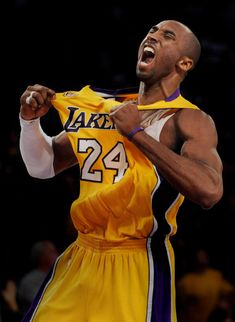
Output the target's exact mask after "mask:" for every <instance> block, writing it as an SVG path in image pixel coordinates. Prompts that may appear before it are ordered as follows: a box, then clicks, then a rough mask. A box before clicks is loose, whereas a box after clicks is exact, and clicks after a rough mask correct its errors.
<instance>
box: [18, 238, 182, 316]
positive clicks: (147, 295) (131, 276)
mask: <svg viewBox="0 0 235 322" xmlns="http://www.w3.org/2000/svg"><path fill="white" fill-rule="evenodd" d="M149 241H150V240H149V239H148V240H147V239H129V240H125V241H122V242H116V241H115V242H107V241H104V240H98V239H94V238H91V237H89V236H87V235H83V234H80V235H79V238H78V239H77V240H76V241H75V242H74V243H73V244H71V245H70V246H69V247H68V248H67V249H66V251H65V252H64V253H63V254H62V255H61V256H60V257H59V258H58V260H57V262H56V263H55V266H54V268H53V270H52V272H51V274H49V276H48V278H47V280H46V281H45V283H44V285H42V287H41V290H40V291H39V293H38V295H37V297H36V298H35V301H34V303H33V304H32V306H31V308H30V310H29V311H28V313H27V315H26V316H25V318H24V319H23V321H22V322H150V321H151V322H155V321H156V322H176V317H175V310H174V305H172V303H174V302H171V296H170V293H172V290H171V286H170V283H171V282H170V283H168V286H169V287H166V285H165V274H164V272H162V271H163V268H164V267H165V266H166V260H167V259H168V257H169V256H168V255H164V253H163V252H160V253H159V255H161V259H160V260H159V263H160V264H161V265H162V266H161V265H160V266H159V267H158V268H157V267H155V266H156V265H154V258H153V257H151V251H150V248H149V245H150V242H149ZM162 245H163V247H162V250H163V249H165V246H166V241H164V243H163V244H162ZM155 246H156V245H155ZM164 258H165V259H166V260H162V259H164ZM167 265H168V264H167ZM169 267H170V266H169ZM162 273H163V274H162ZM167 279H168V280H171V279H169V276H167ZM156 281H157V283H156ZM155 284H157V285H159V287H157V288H156V287H154V285H155ZM157 303H159V304H160V306H159V307H158V305H157ZM172 309H173V310H172Z"/></svg>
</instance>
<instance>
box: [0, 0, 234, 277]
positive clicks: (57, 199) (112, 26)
mask: <svg viewBox="0 0 235 322" xmlns="http://www.w3.org/2000/svg"><path fill="white" fill-rule="evenodd" d="M2 18H4V19H5V20H6V23H4V27H3V30H2V31H3V33H2V34H3V36H2V40H1V43H2V46H1V51H2V53H1V57H2V58H1V60H2V92H1V100H2V102H1V126H0V134H1V135H0V138H1V144H0V147H1V148H0V149H1V160H0V175H1V191H2V192H1V195H0V196H1V217H0V218H1V219H0V229H1V231H0V238H1V241H0V245H1V246H0V247H1V249H0V254H1V270H2V274H7V275H12V276H13V277H14V278H15V279H16V280H18V279H19V278H20V277H21V276H22V274H23V273H25V271H26V270H28V268H29V266H30V263H29V249H30V247H31V245H32V244H33V243H34V242H35V241H37V240H40V239H51V240H52V241H53V242H54V243H55V244H56V246H57V247H58V249H59V251H62V250H63V249H64V248H65V247H66V246H67V245H68V244H69V243H70V242H71V241H72V240H73V239H74V237H75V234H74V231H73V229H72V227H71V223H70V221H69V207H70V204H71V202H72V201H73V199H74V198H75V197H76V196H77V194H78V191H79V185H78V180H77V179H78V169H77V168H76V167H75V168H73V169H71V170H69V171H67V172H66V173H63V174H60V175H58V176H57V177H56V178H53V179H50V180H39V179H33V178H30V177H29V175H28V173H27V171H26V169H25V167H24V164H23V162H22V159H21V156H20V154H19V147H18V143H19V130H20V129H19V122H18V113H19V99H20V95H21V94H22V93H23V91H24V90H25V88H26V87H27V86H28V85H32V84H35V83H39V84H43V85H46V86H48V87H51V88H53V89H54V90H56V91H65V90H79V89H80V88H81V87H82V86H84V85H87V84H90V85H94V86H98V87H103V88H120V87H129V86H136V85H138V82H137V80H136V77H135V65H136V59H137V50H138V46H139V43H140V41H141V40H142V39H143V37H144V36H145V34H146V33H147V31H148V30H149V29H150V27H151V26H152V25H154V24H156V23H158V22H159V21H161V20H165V19H176V20H179V21H181V22H183V23H185V24H186V25H188V26H189V27H190V28H191V29H192V30H193V31H194V32H195V33H196V35H197V36H198V38H199V39H200V41H201V44H202V56H201V59H200V61H199V63H198V66H197V67H196V69H195V70H194V71H193V72H192V73H190V74H189V75H188V77H187V78H186V79H185V81H184V83H183V84H182V88H181V91H182V94H183V96H184V97H185V98H187V99H189V100H191V101H192V102H193V103H195V104H197V105H198V106H199V107H200V108H201V109H203V110H204V111H206V112H207V113H209V114H210V115H211V116H212V117H213V119H214V120H215V123H216V126H217V130H218V135H219V145H218V150H219V153H220V155H221V158H222V160H223V163H224V185H225V191H224V196H223V198H222V200H221V201H220V202H219V203H218V204H217V205H216V206H215V207H214V208H212V209H211V210H209V211H206V210H203V209H201V208H200V207H199V206H197V205H194V204H192V203H190V202H189V201H186V202H185V204H184V205H183V207H182V209H181V211H180V213H179V215H178V225H179V229H178V233H177V235H176V236H175V237H173V240H172V242H173V244H174V247H175V251H176V263H177V264H176V265H177V269H176V274H177V276H180V275H182V274H183V272H184V271H185V270H187V269H188V266H189V265H190V258H191V253H192V252H193V250H194V249H196V248H198V247H204V248H206V249H207V250H208V252H209V254H210V256H211V259H212V263H213V265H214V266H216V267H218V268H219V269H221V270H222V271H223V272H224V274H225V275H226V276H227V277H228V278H230V279H234V274H235V251H234V224H235V219H234V218H235V186H234V179H235V163H234V138H235V136H234V131H235V126H234V110H235V87H234V83H235V81H234V71H235V70H234V69H235V45H234V39H235V3H234V2H233V1H230V2H229V1H227V2H226V1H223V2H220V3H219V4H217V5H216V4H215V3H214V2H213V3H212V2H209V1H203V2H202V1H201V2H200V1H197V2H195V3H193V2H191V3H190V4H189V3H187V2H185V3H184V2H181V3H180V5H179V2H178V1H175V2H174V3H169V2H166V4H165V5H164V4H162V3H161V5H160V6H159V5H158V2H157V1H141V2H140V3H137V2H133V3H128V2H127V1H109V2H107V3H105V2H102V1H99V2H94V3H93V2H90V1H71V0H66V1H62V2H59V1H49V0H48V1H46V0H35V1H33V0H31V1H30V0H28V1H26V0H18V1H16V2H14V3H10V6H9V8H6V9H5V10H3V11H2ZM54 114H55V113H54V112H53V111H51V112H50V113H49V114H48V115H47V116H46V117H45V118H43V119H42V123H43V127H44V129H45V131H46V132H47V133H48V134H50V135H53V134H56V133H57V132H58V131H60V130H61V126H60V123H59V120H58V117H57V115H54ZM202 184H203V183H202Z"/></svg>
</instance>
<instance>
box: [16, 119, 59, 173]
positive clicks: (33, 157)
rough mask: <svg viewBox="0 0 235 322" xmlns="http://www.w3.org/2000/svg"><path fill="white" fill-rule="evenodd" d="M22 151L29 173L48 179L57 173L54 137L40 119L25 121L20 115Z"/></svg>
mask: <svg viewBox="0 0 235 322" xmlns="http://www.w3.org/2000/svg"><path fill="white" fill-rule="evenodd" d="M20 125H21V132H20V152H21V156H22V159H23V161H24V163H25V166H26V169H27V171H28V173H29V174H30V175H31V176H32V177H35V178H40V179H46V178H51V177H53V176H54V175H55V172H54V167H53V161H54V153H53V148H52V138H51V137H49V136H47V135H46V134H45V133H44V132H43V130H42V128H41V125H40V119H36V120H31V121H25V120H23V119H22V118H21V117H20Z"/></svg>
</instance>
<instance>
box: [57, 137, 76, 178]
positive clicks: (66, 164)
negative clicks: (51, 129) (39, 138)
mask: <svg viewBox="0 0 235 322" xmlns="http://www.w3.org/2000/svg"><path fill="white" fill-rule="evenodd" d="M53 151H54V170H55V173H56V174H57V173H60V172H62V171H64V170H66V169H68V168H70V167H72V166H74V165H76V164H77V163H78V160H77V158H76V156H75V154H74V151H73V148H72V145H71V143H70V141H69V138H68V136H67V134H66V132H65V131H63V132H61V133H60V134H58V135H57V136H55V137H54V138H53Z"/></svg>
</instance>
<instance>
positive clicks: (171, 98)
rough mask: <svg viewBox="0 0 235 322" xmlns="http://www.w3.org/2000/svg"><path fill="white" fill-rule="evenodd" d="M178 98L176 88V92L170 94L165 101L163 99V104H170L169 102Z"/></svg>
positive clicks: (178, 94)
mask: <svg viewBox="0 0 235 322" xmlns="http://www.w3.org/2000/svg"><path fill="white" fill-rule="evenodd" d="M178 96H180V89H179V88H177V90H176V91H174V93H173V94H171V95H170V96H168V97H167V98H166V99H165V102H170V101H173V100H174V99H176V98H177V97H178Z"/></svg>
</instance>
